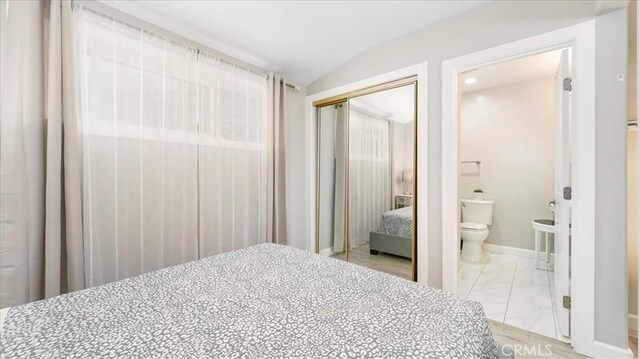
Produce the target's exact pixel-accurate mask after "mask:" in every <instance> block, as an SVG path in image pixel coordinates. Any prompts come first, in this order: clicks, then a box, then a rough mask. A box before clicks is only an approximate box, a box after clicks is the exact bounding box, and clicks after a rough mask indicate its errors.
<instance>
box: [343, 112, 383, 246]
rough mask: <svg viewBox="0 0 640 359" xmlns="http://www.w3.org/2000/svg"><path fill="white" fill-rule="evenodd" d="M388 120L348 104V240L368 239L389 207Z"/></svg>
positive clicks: (356, 242)
mask: <svg viewBox="0 0 640 359" xmlns="http://www.w3.org/2000/svg"><path fill="white" fill-rule="evenodd" d="M389 146H390V143H389V121H387V120H385V119H383V118H382V117H380V116H377V115H374V114H371V113H369V112H367V111H364V110H361V109H358V108H357V107H354V106H350V110H349V243H350V247H351V248H355V247H358V246H360V245H362V244H364V243H367V242H369V232H370V231H372V230H377V229H378V227H379V225H380V219H381V216H382V214H383V213H384V212H387V211H389V210H390V209H391V166H390V153H389V152H390V151H389Z"/></svg>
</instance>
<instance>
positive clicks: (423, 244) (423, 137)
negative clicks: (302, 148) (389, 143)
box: [305, 62, 429, 284]
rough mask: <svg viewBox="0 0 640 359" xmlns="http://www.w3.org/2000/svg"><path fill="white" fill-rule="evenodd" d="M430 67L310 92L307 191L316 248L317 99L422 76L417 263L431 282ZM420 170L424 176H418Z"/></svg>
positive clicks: (421, 279)
mask: <svg viewBox="0 0 640 359" xmlns="http://www.w3.org/2000/svg"><path fill="white" fill-rule="evenodd" d="M427 69H428V65H427V63H426V62H423V63H420V64H416V65H413V66H409V67H405V68H403V69H399V70H395V71H391V72H387V73H385V74H381V75H377V76H374V77H371V78H368V79H365V80H361V81H356V82H352V83H350V84H348V85H343V86H339V87H336V88H333V89H330V90H326V91H322V92H319V93H316V94H313V95H310V96H307V98H306V103H305V110H306V118H307V124H306V125H307V140H306V143H307V155H308V157H307V166H306V169H305V170H306V173H307V178H308V179H309V180H308V181H307V188H306V191H305V197H306V198H305V200H306V203H309V208H308V210H309V212H308V213H307V221H306V223H308V224H309V227H308V228H307V238H308V242H307V246H306V248H307V250H309V251H312V252H313V251H315V246H316V243H315V237H316V236H315V233H316V231H315V228H316V196H315V193H316V189H315V188H316V146H315V144H316V125H315V124H316V111H315V108H314V106H313V102H315V101H319V100H322V99H326V98H329V97H333V96H338V95H342V94H345V93H348V92H352V91H356V90H360V89H363V88H367V87H371V86H375V85H379V84H383V83H386V82H391V81H394V80H399V79H403V78H407V77H410V76H417V77H418V98H417V101H418V114H417V127H418V130H417V138H419V139H420V140H419V141H418V143H417V146H418V148H417V153H418V158H417V164H418V168H416V169H414V173H415V174H416V175H415V176H414V178H419V181H418V182H417V185H418V197H419V198H420V200H419V201H418V203H417V210H418V218H416V219H415V221H416V223H417V227H418V233H417V242H418V243H417V245H418V248H417V253H416V255H417V258H416V261H417V264H418V269H417V272H418V282H419V283H425V284H427V280H428V278H429V277H428V271H427V268H428V267H427V263H428V262H427V259H428V258H429V257H428V247H427V246H428V228H427V226H428V223H427V221H428V218H429V217H428V212H427V211H428V208H427V201H428V197H427V196H428V192H427V189H428V182H427V181H428V172H427V170H428V163H427V159H428V152H427V148H428V147H427V145H428V143H427V126H428V117H427V112H428V109H427V88H428V82H427V80H428V79H427ZM418 172H419V173H420V176H418Z"/></svg>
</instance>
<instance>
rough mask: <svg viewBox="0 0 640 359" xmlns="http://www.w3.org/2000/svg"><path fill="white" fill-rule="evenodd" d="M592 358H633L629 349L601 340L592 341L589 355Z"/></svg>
mask: <svg viewBox="0 0 640 359" xmlns="http://www.w3.org/2000/svg"><path fill="white" fill-rule="evenodd" d="M589 356H591V357H594V358H620V359H622V358H633V352H632V351H631V349H629V348H626V349H623V348H618V347H614V346H613V345H609V344H606V343H603V342H598V341H595V342H593V351H592V352H591V354H590V355H589Z"/></svg>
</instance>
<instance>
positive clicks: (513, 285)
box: [458, 253, 568, 342]
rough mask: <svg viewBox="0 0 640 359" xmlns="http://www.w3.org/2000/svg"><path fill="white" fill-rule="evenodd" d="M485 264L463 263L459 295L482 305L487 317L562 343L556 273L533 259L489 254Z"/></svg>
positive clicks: (459, 281) (461, 265)
mask: <svg viewBox="0 0 640 359" xmlns="http://www.w3.org/2000/svg"><path fill="white" fill-rule="evenodd" d="M487 254H488V256H489V258H490V259H489V260H487V261H486V262H487V263H486V264H474V263H468V262H465V261H460V262H459V265H458V295H459V296H461V297H463V298H467V299H470V300H475V301H478V302H480V303H481V304H482V306H483V308H484V311H485V314H486V315H487V318H489V319H491V320H494V321H496V322H499V323H504V324H508V325H511V326H514V327H518V328H521V329H525V330H528V331H530V332H533V333H537V334H541V335H544V336H547V337H550V338H554V339H557V340H561V341H565V342H566V341H568V338H565V337H564V336H562V334H560V331H559V329H558V328H557V325H556V318H555V316H554V312H553V306H552V305H553V304H552V296H551V295H552V289H553V272H551V271H549V272H547V271H542V270H537V269H536V268H535V265H534V260H533V259H531V258H525V257H518V256H513V255H505V254H496V253H487Z"/></svg>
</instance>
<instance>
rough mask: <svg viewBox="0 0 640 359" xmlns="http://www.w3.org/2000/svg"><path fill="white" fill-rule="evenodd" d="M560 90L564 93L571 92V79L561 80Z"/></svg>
mask: <svg viewBox="0 0 640 359" xmlns="http://www.w3.org/2000/svg"><path fill="white" fill-rule="evenodd" d="M562 89H563V90H565V91H571V89H572V86H571V77H565V78H564V79H563V80H562Z"/></svg>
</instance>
